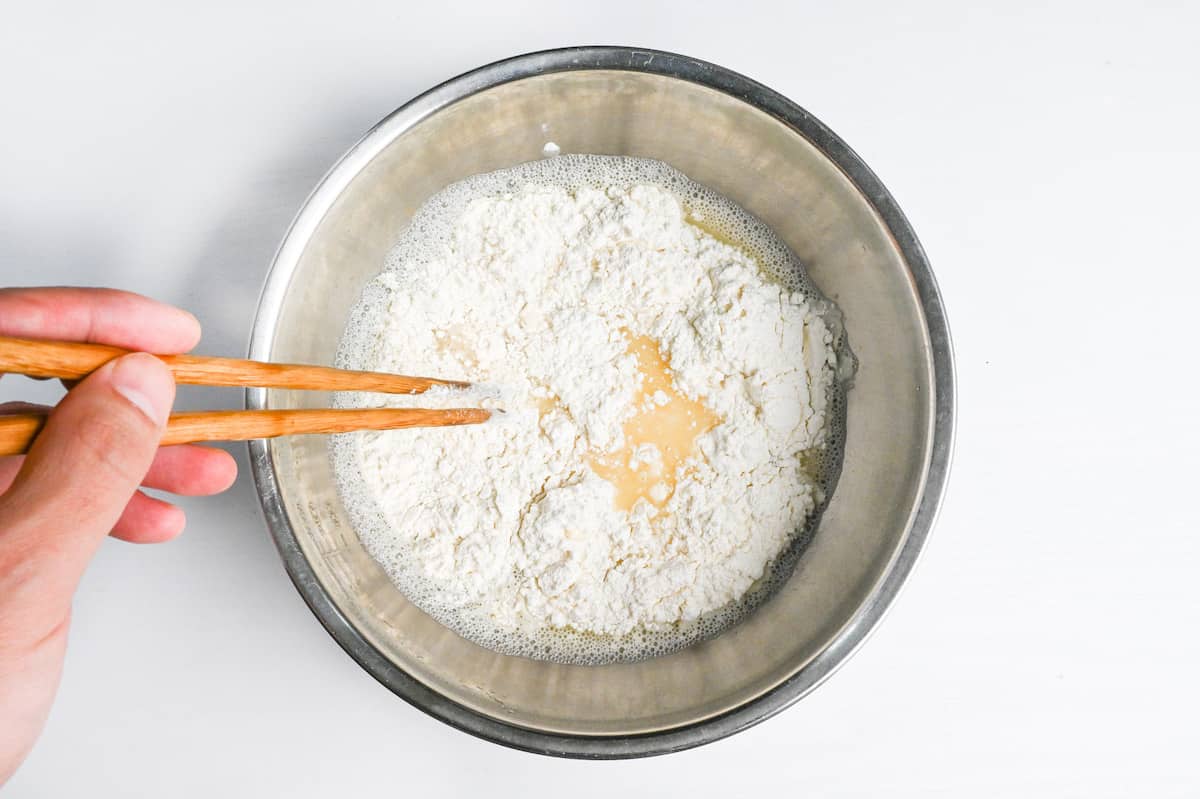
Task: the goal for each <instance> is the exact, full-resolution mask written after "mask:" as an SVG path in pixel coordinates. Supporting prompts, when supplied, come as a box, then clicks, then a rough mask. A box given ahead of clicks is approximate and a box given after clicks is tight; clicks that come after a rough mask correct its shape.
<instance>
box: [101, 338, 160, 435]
mask: <svg viewBox="0 0 1200 799" xmlns="http://www.w3.org/2000/svg"><path fill="white" fill-rule="evenodd" d="M111 380H112V387H113V388H114V389H116V391H117V393H118V394H120V395H121V396H122V397H124V398H125V399H127V400H129V402H130V403H131V404H133V405H134V407H136V408H137V409H138V410H140V411H141V412H142V413H144V414H146V416H147V417H149V419H150V421H152V422H154V423H155V424H156V425H159V426H160V427H161V426H162V425H164V424H166V422H167V416H169V415H170V413H171V405H172V403H174V401H175V380H174V378H173V377H172V376H171V370H170V369H168V368H167V366H166V364H164V363H163V362H162V361H160V360H159V359H158V358H155V357H154V356H153V355H147V354H146V353H144V352H135V353H133V354H131V355H123V356H121V357H120V358H118V359H117V360H116V361H115V362H114V363H113V371H112V378H111Z"/></svg>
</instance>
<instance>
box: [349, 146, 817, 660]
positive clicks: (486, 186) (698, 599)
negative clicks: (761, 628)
mask: <svg viewBox="0 0 1200 799" xmlns="http://www.w3.org/2000/svg"><path fill="white" fill-rule="evenodd" d="M680 198H682V202H681V199H680ZM685 208H688V209H691V210H690V212H689V211H688V210H685ZM689 213H690V220H691V222H696V221H702V222H703V223H704V224H705V225H706V226H708V227H711V228H716V229H720V230H722V231H724V232H727V234H728V237H729V238H731V239H733V240H737V241H741V242H745V243H746V244H747V245H748V249H749V250H750V251H753V252H756V254H758V256H759V258H760V259H761V260H762V261H763V263H762V264H760V263H759V262H758V261H756V259H755V258H754V257H752V256H751V255H750V254H748V252H747V250H743V249H740V248H737V247H734V246H731V245H728V244H725V243H723V242H722V241H720V240H718V239H717V238H715V237H714V236H712V235H710V234H708V233H706V232H704V231H703V230H702V229H701V228H700V227H697V226H696V225H695V224H692V223H691V222H690V221H689ZM764 269H766V270H767V271H764ZM769 273H773V274H774V276H775V277H776V279H775V280H772V279H770V277H768V274H769ZM780 278H783V279H787V280H790V281H792V286H793V287H792V288H787V287H785V286H784V285H783V284H782V282H781V280H780ZM802 280H803V278H802V276H801V275H800V274H799V273H798V272H797V271H796V267H795V265H794V263H793V262H792V260H791V258H790V256H789V255H788V253H787V252H786V248H783V247H782V246H781V245H780V244H779V243H778V242H777V240H775V239H774V238H773V237H771V236H770V234H769V232H768V231H766V229H765V228H764V227H763V226H762V225H761V223H758V222H757V221H755V220H753V219H752V218H750V217H749V216H748V215H745V214H744V213H742V212H740V211H739V210H738V209H737V208H736V207H735V206H733V205H732V204H730V203H728V201H725V200H723V198H720V197H718V196H716V195H714V194H712V193H711V192H707V191H706V190H703V189H701V188H699V187H697V186H696V185H695V184H693V183H691V182H690V181H687V179H686V178H684V177H683V176H682V175H680V174H679V173H677V172H675V171H674V170H671V169H670V168H669V167H666V166H665V165H663V164H659V163H658V162H653V161H644V160H635V159H618V158H602V157H597V156H560V157H558V158H554V159H550V160H547V161H543V162H540V163H536V164H530V165H524V166H522V167H518V168H516V169H513V170H508V171H506V172H501V173H495V174H492V175H486V176H480V177H478V178H472V179H470V180H468V181H466V182H464V183H462V184H455V186H452V187H450V188H449V189H447V190H445V191H443V192H442V193H440V194H439V195H437V196H436V197H435V198H434V199H433V200H431V201H430V203H428V204H427V205H426V207H425V208H423V209H422V211H421V212H420V213H418V215H417V218H416V219H414V222H413V224H412V226H411V227H410V229H409V231H408V232H407V233H406V235H405V237H404V239H403V240H402V241H401V243H400V245H398V247H397V248H396V250H395V251H394V252H393V254H392V256H391V258H390V259H389V263H388V268H387V270H386V271H385V272H384V273H383V274H382V275H381V276H380V277H379V278H378V279H377V280H376V281H375V282H374V283H373V284H372V285H371V287H369V288H368V290H367V291H366V292H365V293H364V296H363V298H362V300H361V301H360V303H359V306H358V308H357V310H356V313H355V317H354V319H353V321H352V322H351V325H350V327H349V328H348V330H347V335H346V339H345V340H344V342H343V347H342V355H341V365H343V366H353V367H355V368H367V369H379V370H384V371H394V372H403V373H407V374H431V375H437V376H441V377H458V378H465V379H470V380H474V381H479V382H481V383H486V384H487V385H489V386H494V387H496V388H495V389H493V390H490V391H472V392H469V393H468V394H463V393H456V392H435V393H431V394H426V395H424V396H422V397H411V398H410V397H384V396H381V395H373V396H371V397H369V398H367V399H366V400H365V401H363V400H362V399H361V398H356V399H352V396H353V395H348V396H347V397H345V398H343V401H344V402H354V401H358V402H361V403H363V404H383V403H386V404H390V405H419V406H425V407H430V406H438V407H448V406H454V405H471V404H478V403H481V402H482V403H483V404H484V405H487V406H491V407H502V408H504V409H505V410H506V411H507V413H506V414H505V416H504V417H503V421H502V422H499V423H497V422H495V421H493V422H490V423H488V424H485V425H481V426H476V427H463V428H455V429H429V430H406V431H394V432H384V433H362V434H354V435H350V436H343V437H339V439H338V440H337V441H336V443H335V465H336V466H337V471H338V475H339V480H340V482H341V485H342V489H343V493H344V495H345V496H346V497H347V503H346V504H347V506H348V507H349V508H350V509H351V513H352V515H353V516H354V520H355V526H356V528H357V530H358V533H359V535H360V537H361V538H362V541H363V543H364V545H365V546H366V548H367V550H368V551H369V552H370V553H371V555H372V556H373V557H374V558H375V559H376V560H377V561H379V563H380V564H381V565H382V566H383V567H384V569H385V570H386V571H387V572H388V574H389V576H390V577H391V578H392V579H393V580H394V581H395V582H396V584H397V585H398V586H399V587H400V588H401V589H402V590H404V592H405V593H406V594H407V595H408V596H409V597H410V599H412V600H413V601H414V602H416V603H417V604H418V605H420V606H421V607H422V608H423V609H425V610H426V611H427V612H429V613H431V614H432V615H433V616H434V617H435V618H438V619H439V620H440V621H442V622H443V623H445V624H447V625H448V626H450V627H452V628H453V629H455V630H457V631H459V632H460V633H461V634H463V635H466V636H467V637H469V638H471V639H473V640H476V641H478V642H480V643H482V644H484V645H486V646H490V647H492V648H494V649H498V650H500V651H505V652H510V653H519V654H526V655H532V656H535V657H541V658H546V659H553V660H566V661H583V662H597V661H606V660H617V659H632V658H636V657H640V656H644V655H647V654H652V653H654V652H658V651H664V650H669V649H674V648H677V647H678V646H682V645H685V644H686V643H689V642H690V641H692V640H695V639H696V638H697V637H699V636H702V635H705V634H708V633H710V632H712V631H713V630H714V629H716V628H718V627H720V626H723V625H724V624H727V623H729V622H730V621H731V620H733V619H734V618H735V617H736V615H737V614H736V612H734V611H732V610H731V609H732V608H736V606H737V603H738V602H739V600H742V599H743V597H744V596H745V595H746V594H747V591H748V590H749V589H751V587H752V586H753V585H755V583H756V581H760V580H762V578H764V577H767V576H769V575H768V567H769V565H770V564H771V563H772V560H773V559H774V558H776V556H777V555H779V554H780V553H781V552H782V551H783V550H785V549H786V548H787V546H788V544H789V543H790V542H791V541H792V540H793V539H794V537H795V536H796V535H797V533H798V532H799V531H800V530H802V529H803V528H804V527H805V524H806V522H807V521H808V520H809V518H810V516H811V515H812V514H813V512H814V510H815V509H816V508H817V507H818V506H819V505H820V504H821V503H822V502H823V499H824V496H823V489H822V487H821V481H820V475H819V474H816V473H814V472H815V471H817V470H818V469H819V466H818V465H817V464H819V463H820V462H822V459H823V457H824V456H825V454H826V447H827V443H828V442H829V441H830V437H829V434H828V432H827V422H826V418H827V410H828V403H829V402H830V401H831V399H835V389H836V386H835V377H834V375H835V366H836V352H837V350H836V342H835V341H834V337H833V333H832V332H831V330H830V328H829V327H828V326H827V324H826V321H825V319H826V316H825V315H826V314H827V312H828V310H829V307H828V304H827V303H825V302H824V301H823V300H820V299H818V298H817V297H816V295H815V294H814V293H813V292H812V291H811V289H808V288H807V287H806V285H805V284H804V283H803V282H800V281H802ZM638 342H640V343H641V346H642V348H643V349H642V350H641V352H642V354H641V355H639V354H636V353H637V352H638V350H637V346H636V344H637V343H638ZM631 343H633V344H634V345H635V346H632V347H631ZM655 345H656V346H657V349H658V351H659V353H660V355H661V357H662V358H663V359H665V360H666V361H667V362H668V365H669V367H670V370H669V372H665V373H664V372H662V371H661V370H659V371H658V372H657V373H655V372H654V369H653V363H654V358H653V356H651V355H647V354H646V353H649V352H653V350H654V348H655ZM647 346H648V347H649V349H646V347H647ZM685 409H689V410H688V413H690V415H687V414H686V413H685ZM655 414H662V415H655ZM672 414H674V416H672ZM680 414H684V416H681V415H680ZM685 417H686V419H687V420H688V423H689V424H690V425H692V427H693V428H694V429H693V431H692V433H690V434H689V435H687V436H685V437H682V438H681V437H679V436H676V437H674V438H672V439H671V440H670V441H668V440H667V439H663V440H661V441H658V440H656V439H655V437H656V436H659V435H660V434H661V433H662V430H665V429H667V427H668V426H669V425H668V424H667V421H664V420H668V419H671V418H675V419H680V418H685ZM638 419H641V420H642V424H641V426H640V427H638V426H636V425H638V421H637V420H638ZM713 423H715V426H713V427H711V429H707V430H705V429H706V428H707V426H708V425H710V424H713ZM631 425H634V426H631ZM697 434H698V435H697ZM692 438H694V442H693V441H691V439H692ZM672 442H674V443H672ZM834 443H835V444H836V441H834ZM689 445H690V451H689ZM673 453H674V454H673ZM602 475H604V476H602ZM605 477H608V478H610V479H612V480H614V481H615V482H616V483H617V484H618V485H623V486H625V488H626V489H629V490H632V491H633V495H634V496H640V497H641V498H640V499H637V500H636V502H634V503H633V504H632V507H631V508H630V509H628V510H627V509H624V508H622V507H620V506H619V505H620V503H621V502H623V501H626V500H628V499H629V496H628V495H626V494H620V495H619V492H618V489H617V488H616V487H615V486H614V482H610V481H609V479H605ZM630 486H632V487H633V488H632V489H630ZM621 497H625V499H624V500H622V499H621Z"/></svg>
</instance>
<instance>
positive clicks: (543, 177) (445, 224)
mask: <svg viewBox="0 0 1200 799" xmlns="http://www.w3.org/2000/svg"><path fill="white" fill-rule="evenodd" d="M530 184H538V185H554V186H560V187H563V188H565V189H567V190H568V191H575V190H578V189H580V188H583V187H585V186H589V187H593V188H596V189H599V190H605V189H609V188H615V189H628V188H631V187H633V186H636V185H644V184H653V185H656V186H660V187H662V188H665V189H667V190H669V191H671V192H672V193H673V194H675V196H676V197H677V198H678V199H679V201H680V203H681V205H682V206H683V208H684V210H685V211H686V213H687V214H688V220H689V222H691V223H692V224H694V225H696V226H697V227H699V228H701V229H703V230H704V231H705V232H707V233H709V234H710V235H712V236H714V237H716V238H718V239H720V240H722V241H724V242H726V243H728V244H732V245H734V246H737V247H739V248H741V249H743V250H744V251H745V252H747V253H748V254H750V255H751V256H753V257H754V259H755V260H756V261H757V262H758V263H759V265H760V266H761V267H762V269H763V272H764V273H765V274H766V275H767V277H768V278H769V279H771V280H773V281H775V282H777V283H779V284H780V285H782V286H784V287H785V288H787V289H789V290H791V291H793V292H798V293H800V294H802V295H804V296H805V298H806V300H807V301H808V302H809V304H810V305H811V306H813V307H814V308H815V309H817V310H818V311H819V312H820V313H821V314H822V315H823V317H824V319H825V322H826V324H827V325H828V327H829V329H830V330H831V331H832V332H833V333H834V337H835V339H834V349H835V352H836V355H837V361H838V365H839V371H838V380H836V381H835V382H834V384H833V386H832V387H831V389H830V394H829V397H828V406H827V408H826V425H827V427H826V442H825V446H824V447H823V448H822V449H821V450H819V451H816V452H812V453H810V455H811V457H810V459H809V462H806V463H803V464H797V468H803V469H805V470H806V471H809V472H810V473H811V474H812V475H813V476H814V477H815V478H816V482H817V487H818V490H819V491H820V497H821V498H820V501H819V502H818V504H817V507H816V510H815V511H814V512H813V513H812V514H811V515H810V516H809V518H808V520H807V522H806V524H805V525H804V526H803V527H802V528H801V529H798V530H797V531H796V532H795V534H794V537H793V538H792V541H791V543H790V545H789V546H788V547H787V548H785V549H784V550H783V551H782V552H780V553H779V554H778V555H777V556H776V557H775V558H774V559H773V560H772V561H771V563H770V564H768V567H767V571H766V573H765V574H764V575H763V576H762V577H761V578H760V579H759V580H758V581H757V582H756V583H755V584H754V585H753V586H752V587H751V588H750V590H749V591H747V592H746V593H745V594H744V595H743V596H742V597H741V599H739V600H738V601H736V602H734V603H731V604H730V605H728V606H726V607H724V608H721V609H719V610H717V611H715V612H712V613H708V614H705V615H704V616H701V617H700V618H699V619H696V620H694V621H690V622H681V623H679V624H676V625H674V626H672V627H670V628H667V629H662V630H651V629H637V630H634V631H632V632H631V633H629V634H627V635H624V636H620V637H617V636H602V635H596V634H594V633H585V632H580V631H576V630H571V629H540V630H529V629H519V630H508V629H501V628H498V627H497V626H495V625H494V624H492V623H491V620H490V619H488V618H487V616H486V613H485V612H483V611H482V609H480V608H470V607H467V608H463V607H458V606H452V605H450V604H448V603H446V602H444V601H443V600H442V598H441V596H440V595H439V590H438V587H437V586H436V585H434V584H432V583H431V582H430V581H429V580H428V579H426V578H424V577H423V576H422V575H421V573H420V569H419V568H418V567H417V566H416V564H414V563H413V562H412V558H411V555H410V554H409V553H408V552H407V551H406V550H405V548H404V547H403V545H402V544H401V543H400V542H399V541H398V540H397V539H398V538H399V537H397V536H392V535H389V534H388V523H387V521H386V520H385V519H384V517H383V514H382V513H381V512H380V510H379V508H378V506H377V504H376V502H375V500H374V498H373V497H372V495H371V492H370V491H369V490H368V489H367V487H366V483H365V481H364V480H363V478H362V473H361V467H360V464H361V460H360V459H359V457H358V447H359V443H360V442H361V441H362V440H363V439H362V437H361V436H362V435H364V434H348V435H341V436H333V437H331V445H330V446H331V454H332V458H333V464H334V472H335V475H336V477H337V481H338V488H339V490H340V492H341V495H342V499H343V502H344V504H345V506H346V509H347V511H348V513H349V515H350V518H351V522H352V524H353V526H354V528H355V530H356V532H357V533H358V535H359V537H360V538H361V539H363V540H364V541H371V542H372V554H373V555H374V556H375V557H376V559H377V560H378V561H379V563H380V565H381V566H383V568H384V570H385V571H386V572H387V573H388V574H389V575H390V576H391V577H392V579H393V580H394V581H396V584H397V586H398V587H399V588H400V590H401V591H402V592H403V593H404V594H405V595H406V596H407V597H408V598H409V600H411V601H412V602H413V603H414V604H416V605H417V606H418V607H420V608H421V609H422V610H424V611H425V612H426V613H428V614H429V615H430V616H432V617H433V618H434V619H436V620H437V621H439V622H441V623H442V624H444V625H445V626H447V627H449V628H450V629H452V630H454V631H455V632H457V633H458V634H459V635H462V636H463V637H464V638H467V639H469V640H471V641H474V642H475V643H477V644H480V645H482V646H485V647H487V648H489V649H492V650H495V651H497V652H501V653H503V654H508V655H520V656H525V657H530V658H535V659H538V660H549V661H554V662H560V663H578V664H601V663H612V662H628V661H636V660H642V659H645V658H650V657H657V656H660V655H665V654H668V653H670V652H674V651H677V650H679V649H682V648H684V647H686V646H689V645H691V644H693V643H696V642H698V641H702V640H705V639H707V638H711V637H713V636H715V635H718V634H720V633H721V632H723V631H724V630H726V629H728V628H729V627H730V626H732V625H734V624H736V623H737V622H738V621H740V620H741V619H743V618H745V617H746V616H747V615H748V614H749V613H751V612H752V611H754V610H755V609H756V608H758V607H759V606H760V605H761V604H762V603H763V602H765V601H766V600H767V599H768V598H769V597H770V596H771V595H772V594H773V593H774V592H775V591H776V590H778V589H779V588H780V587H781V586H782V585H783V584H784V583H785V582H787V580H788V579H789V578H790V577H791V575H792V572H793V571H794V570H795V566H796V563H797V561H798V560H799V558H800V556H801V555H802V554H803V552H804V549H805V548H806V547H807V546H808V543H809V541H811V539H812V536H813V533H814V532H815V530H816V527H817V524H818V521H819V519H820V516H821V513H822V511H823V510H824V508H825V505H826V503H827V501H828V498H829V496H830V495H831V494H832V492H833V488H834V484H835V483H836V481H837V477H838V474H839V472H840V470H841V459H842V450H843V444H844V441H845V418H846V403H845V392H846V390H847V389H848V387H849V385H850V381H851V379H852V376H853V364H854V356H853V355H852V354H851V352H850V350H849V347H848V344H847V342H846V337H845V335H844V332H843V331H844V327H843V325H842V324H841V318H840V313H839V312H838V310H837V308H836V307H835V306H834V305H833V303H832V302H830V301H828V300H826V299H825V298H824V297H823V296H822V295H821V294H820V292H819V291H818V290H817V288H816V287H815V286H814V285H813V284H812V282H811V281H810V280H809V278H808V275H807V273H806V272H805V270H804V268H803V265H802V264H801V263H800V261H799V260H798V259H797V257H796V256H795V255H794V254H793V253H792V251H791V250H790V249H789V248H788V246H787V245H786V244H785V243H784V242H783V241H782V240H781V239H780V238H779V237H778V236H776V235H775V234H774V233H773V232H772V231H771V229H770V228H769V227H768V226H767V225H766V224H764V223H763V222H762V221H761V220H759V219H758V218H757V217H755V216H753V215H752V214H750V213H749V212H748V211H746V210H744V209H743V208H741V207H739V206H738V205H736V204H735V203H733V202H732V201H730V200H729V199H727V198H725V197H724V196H722V195H720V194H718V193H717V192H715V191H713V190H711V189H709V188H707V187H705V186H702V185H700V184H698V183H696V182H695V181H693V180H691V179H690V178H688V177H687V176H686V175H684V174H683V173H681V172H679V171H678V170H676V169H674V168H672V167H670V166H669V165H667V164H665V163H663V162H661V161H655V160H652V159H646V158H628V157H621V156H601V155H576V154H570V155H556V156H554V157H551V158H544V159H542V160H539V161H532V162H529V163H525V164H519V165H517V166H514V167H512V168H510V169H505V170H501V171H498V172H491V173H487V174H483V175H476V176H474V177H470V178H467V179H466V180H463V181H460V182H458V183H454V184H452V185H450V186H447V187H446V188H445V189H443V190H442V191H440V192H438V193H437V194H435V195H433V196H432V197H430V198H429V200H427V201H426V203H425V204H424V205H423V206H422V207H421V208H420V209H418V211H417V212H416V214H415V215H414V216H413V218H412V220H411V222H410V223H409V226H408V228H407V229H406V230H404V231H403V233H402V235H401V236H400V239H399V241H398V243H397V244H396V246H395V248H394V249H393V250H392V252H391V253H390V254H389V255H388V258H387V260H386V263H385V265H384V270H385V272H384V276H383V279H382V280H380V281H372V282H371V283H369V284H368V285H367V287H366V288H365V289H364V291H363V294H362V297H361V298H360V300H359V302H358V304H357V305H356V306H355V308H354V310H353V311H352V312H351V317H350V320H349V322H348V324H347V326H346V330H345V333H344V335H343V338H342V341H341V345H340V347H339V351H338V356H337V365H338V366H340V367H342V368H353V369H371V368H372V367H373V365H374V363H375V362H376V361H377V357H378V352H379V348H380V346H381V342H380V337H379V332H378V331H379V330H381V329H382V327H383V325H382V320H383V319H384V318H385V315H386V314H387V313H388V305H389V295H390V293H391V292H392V291H394V290H397V289H400V290H403V287H404V285H405V283H406V281H408V280H410V276H409V275H408V274H407V271H408V270H407V269H406V265H407V264H412V263H420V262H425V261H427V260H428V259H430V258H433V257H435V256H436V254H437V253H438V252H439V251H441V250H442V248H443V247H445V246H446V244H447V243H448V242H449V239H450V235H451V233H452V230H453V226H454V224H455V222H456V221H457V220H458V218H459V217H460V216H461V215H462V213H463V212H464V211H465V209H466V207H467V205H468V204H469V203H470V202H472V201H473V200H475V199H477V198H480V197H496V196H504V195H507V194H512V193H514V192H516V191H519V190H520V189H521V188H522V187H524V186H527V185H530ZM466 301H469V298H466ZM440 376H441V377H451V378H469V377H470V376H469V375H440ZM503 396H504V389H503V387H502V386H486V387H476V388H474V389H471V390H470V392H468V393H460V394H459V397H460V398H461V401H462V403H463V404H468V403H471V402H482V403H483V404H485V405H492V406H494V407H504V405H503ZM369 401H370V399H367V398H364V397H363V396H362V395H345V396H342V397H339V398H338V403H339V404H345V405H350V404H364V403H367V402H369ZM496 421H497V423H504V421H505V420H504V419H503V418H502V417H499V418H497V419H496ZM365 435H369V434H365Z"/></svg>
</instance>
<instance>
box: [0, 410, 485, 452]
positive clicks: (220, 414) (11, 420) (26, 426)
mask: <svg viewBox="0 0 1200 799" xmlns="http://www.w3.org/2000/svg"><path fill="white" fill-rule="evenodd" d="M491 416H492V411H490V410H487V409H486V408H447V409H445V410H436V409H430V408H365V409H341V408H332V409H327V408H319V409H298V410H266V411H194V412H188V413H173V414H171V418H170V420H169V421H168V422H167V429H166V432H164V434H163V437H162V440H161V441H160V442H159V445H160V446H169V445H171V444H191V443H194V442H197V441H245V440H247V439H251V438H275V437H277V436H292V435H301V434H307V433H348V432H350V431H352V430H396V429H399V428H402V427H446V426H451V425H463V424H479V423H480V422H486V421H487V420H488V419H489V418H491ZM47 418H48V413H20V414H12V415H8V416H0V455H20V454H22V453H25V452H28V451H29V447H30V446H31V445H32V444H33V440H34V438H35V437H37V434H38V432H39V431H41V429H42V426H43V425H44V424H45V423H46V419H47Z"/></svg>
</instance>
